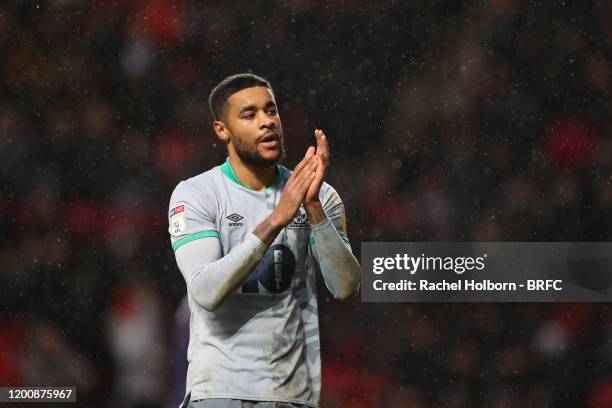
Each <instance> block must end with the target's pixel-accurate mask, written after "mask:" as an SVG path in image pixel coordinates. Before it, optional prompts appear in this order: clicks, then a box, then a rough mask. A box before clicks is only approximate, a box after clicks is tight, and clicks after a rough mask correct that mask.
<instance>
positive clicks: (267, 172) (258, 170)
mask: <svg viewBox="0 0 612 408" xmlns="http://www.w3.org/2000/svg"><path fill="white" fill-rule="evenodd" d="M229 160H230V165H231V166H232V169H233V170H234V174H235V175H236V177H237V178H238V180H239V181H240V184H242V185H243V186H245V187H248V188H250V189H251V190H255V191H261V190H263V189H265V188H266V187H268V186H270V185H271V184H272V182H273V181H274V179H275V177H276V166H271V167H259V166H253V165H249V164H246V163H244V162H243V161H242V160H240V157H238V155H232V154H230V155H229Z"/></svg>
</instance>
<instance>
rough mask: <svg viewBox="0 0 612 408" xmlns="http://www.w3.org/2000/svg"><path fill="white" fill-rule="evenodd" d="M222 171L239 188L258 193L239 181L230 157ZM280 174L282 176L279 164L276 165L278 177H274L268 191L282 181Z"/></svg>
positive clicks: (267, 188) (222, 166) (223, 165)
mask: <svg viewBox="0 0 612 408" xmlns="http://www.w3.org/2000/svg"><path fill="white" fill-rule="evenodd" d="M221 171H222V172H223V174H225V176H226V177H227V178H229V179H230V180H232V181H233V182H234V183H236V184H238V185H239V186H242V187H244V188H246V189H249V190H251V191H257V190H253V189H252V188H249V187H247V186H245V185H244V184H242V183H241V182H240V180H238V177H237V176H236V173H234V169H233V168H232V164H231V163H230V160H229V157H228V158H227V159H226V160H225V163H223V164H222V165H221ZM280 174H281V169H280V166H279V165H278V164H277V165H276V175H275V176H274V179H273V180H272V183H271V184H270V185H269V186H267V187H266V190H270V189H273V188H274V187H276V186H277V185H278V183H279V181H280Z"/></svg>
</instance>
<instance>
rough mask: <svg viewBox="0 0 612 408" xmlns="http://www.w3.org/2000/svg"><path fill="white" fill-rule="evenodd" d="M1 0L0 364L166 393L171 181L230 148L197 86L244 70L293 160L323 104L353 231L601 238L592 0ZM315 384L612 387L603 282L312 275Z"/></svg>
mask: <svg viewBox="0 0 612 408" xmlns="http://www.w3.org/2000/svg"><path fill="white" fill-rule="evenodd" d="M364 4H366V2H360V1H351V0H347V1H338V2H329V3H327V2H309V1H305V0H292V1H289V2H281V1H238V2H231V5H230V4H229V3H228V4H223V2H213V1H196V0H184V1H180V0H175V1H172V0H139V1H130V0H99V1H76V0H54V1H34V0H32V1H16V0H7V1H3V2H1V3H0V162H1V165H0V184H1V186H2V187H1V190H0V197H1V199H0V212H1V214H2V215H1V217H0V231H1V234H0V265H1V266H0V385H28V384H41V385H69V384H72V385H76V386H78V398H79V404H78V405H79V406H88V407H98V406H99V407H122V406H124V407H162V406H170V405H169V404H170V401H168V399H169V398H170V397H171V395H172V386H173V384H174V382H175V378H174V377H175V372H176V371H180V366H181V358H180V357H179V356H180V354H178V353H177V352H176V345H175V342H176V334H177V330H176V329H175V328H174V324H175V322H174V320H175V316H176V313H177V308H178V307H179V304H180V302H181V298H182V297H183V295H184V293H185V288H184V283H183V281H182V278H181V276H180V274H179V272H178V270H177V268H176V266H175V262H174V259H173V255H172V251H171V249H170V245H169V240H168V235H167V233H166V228H167V219H166V213H167V203H168V199H169V196H170V192H171V190H172V188H173V187H174V186H175V185H176V183H177V182H178V181H179V180H181V179H183V178H186V177H189V176H191V175H194V174H197V173H199V172H201V171H203V170H205V169H208V168H210V167H211V166H214V165H216V164H218V163H220V162H221V161H222V160H224V157H225V153H224V147H223V146H221V145H220V144H219V143H218V142H217V141H216V140H215V138H214V137H213V133H212V131H211V128H210V116H209V113H208V108H207V104H206V97H207V95H208V92H209V90H210V88H211V87H212V86H213V85H214V84H215V83H217V82H218V81H219V80H220V79H222V78H223V77H224V76H226V75H228V74H232V73H236V72H241V71H247V70H252V71H253V72H255V73H259V74H261V75H263V76H265V77H266V78H268V79H269V80H270V81H271V82H272V84H273V86H274V89H275V91H276V96H277V99H278V101H279V103H280V108H281V115H282V119H283V124H284V129H285V135H286V142H287V146H288V159H287V160H286V164H287V165H288V166H289V167H292V166H293V165H294V163H296V160H297V158H298V157H299V156H300V155H301V154H303V152H304V150H305V148H306V146H307V144H308V143H312V137H311V132H312V129H313V128H315V127H320V128H323V129H324V130H325V131H326V133H327V135H328V136H329V138H330V140H331V144H332V153H333V162H332V168H331V174H330V175H329V180H328V181H329V182H330V183H331V184H332V185H334V186H335V187H336V188H337V189H338V191H339V192H340V194H341V196H342V197H343V199H344V201H345V203H346V207H347V211H348V220H349V234H350V237H351V241H352V243H353V247H354V249H355V251H356V252H357V254H358V253H359V250H360V248H359V243H360V242H362V241H393V240H406V241H421V240H425V241H610V233H609V230H610V225H611V222H612V215H611V212H610V211H611V210H612V184H611V181H612V139H611V137H610V118H611V114H612V111H611V110H610V90H611V80H612V78H611V67H610V61H611V59H610V57H611V55H610V54H611V48H610V47H611V45H610V44H611V40H612V29H611V27H612V6H611V5H610V3H609V2H607V1H605V0H600V1H594V2H591V1H584V2H558V1H545V2H532V1H519V0H488V1H484V0H482V1H465V2H459V1H451V0H442V1H440V0H438V1H410V2H400V1H381V2H377V3H376V4H368V5H367V6H365V5H364ZM319 301H320V318H321V334H322V350H323V363H324V365H323V367H324V394H323V401H322V407H323V408H326V407H358V408H361V407H390V408H398V407H408V408H434V407H478V408H493V407H497V408H505V407H538V408H546V407H589V408H609V407H612V314H611V311H610V307H609V305H607V304H407V303H406V304H362V303H360V301H359V299H357V298H356V299H353V300H352V301H349V302H347V303H342V302H338V301H335V300H333V299H330V298H329V296H328V295H327V294H326V293H325V291H323V290H322V291H320V299H319Z"/></svg>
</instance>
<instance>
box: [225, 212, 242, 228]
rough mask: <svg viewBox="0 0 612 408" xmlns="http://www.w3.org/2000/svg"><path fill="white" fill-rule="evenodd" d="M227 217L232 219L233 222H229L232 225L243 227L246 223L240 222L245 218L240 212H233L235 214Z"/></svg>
mask: <svg viewBox="0 0 612 408" xmlns="http://www.w3.org/2000/svg"><path fill="white" fill-rule="evenodd" d="M225 218H227V219H228V220H230V221H232V222H230V223H229V226H230V227H242V226H243V225H244V224H243V223H241V222H239V221H240V220H242V219H243V218H244V217H243V216H242V215H240V214H236V213H233V214H230V215H228V216H227V217H225Z"/></svg>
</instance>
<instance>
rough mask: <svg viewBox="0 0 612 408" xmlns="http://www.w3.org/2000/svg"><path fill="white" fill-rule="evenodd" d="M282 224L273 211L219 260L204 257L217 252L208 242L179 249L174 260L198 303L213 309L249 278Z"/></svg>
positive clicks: (210, 309) (196, 243)
mask: <svg viewBox="0 0 612 408" xmlns="http://www.w3.org/2000/svg"><path fill="white" fill-rule="evenodd" d="M283 227H284V225H283V224H282V223H281V222H279V221H278V220H277V218H276V217H275V215H274V213H272V214H270V216H268V217H267V218H266V219H265V220H264V221H263V222H262V223H261V224H259V225H258V226H257V227H255V229H254V230H253V233H252V234H249V235H248V236H247V238H246V239H245V240H244V241H243V242H242V243H241V244H240V245H238V246H236V247H235V248H234V249H233V250H232V251H231V252H230V253H229V254H227V255H225V256H224V257H222V258H219V259H214V258H213V259H210V258H209V257H207V255H206V254H207V253H213V252H216V248H212V247H208V246H207V245H211V243H210V241H208V242H204V241H202V242H198V241H196V242H194V243H192V244H191V245H190V246H185V247H184V248H181V251H180V252H177V254H176V258H177V262H178V265H179V268H180V269H181V271H182V272H183V274H184V276H185V280H186V281H187V285H188V286H189V288H190V291H191V293H192V296H194V298H195V300H196V301H197V302H198V304H200V305H201V306H202V307H203V308H205V309H206V310H209V311H212V310H214V309H216V308H217V307H218V306H219V304H220V303H221V302H222V301H223V299H225V297H226V296H227V295H228V294H229V293H231V292H233V291H235V290H236V289H237V288H238V287H239V286H240V285H241V284H242V282H244V281H245V280H246V278H248V277H249V275H250V274H251V271H252V270H253V268H255V266H256V265H257V264H258V263H259V261H261V258H262V257H263V256H264V254H265V252H266V250H267V249H268V247H269V246H270V244H271V243H272V242H273V241H274V239H275V238H276V237H277V235H278V234H279V232H280V231H281V230H282V228H283ZM216 245H219V243H218V242H216ZM219 255H220V254H219Z"/></svg>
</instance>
